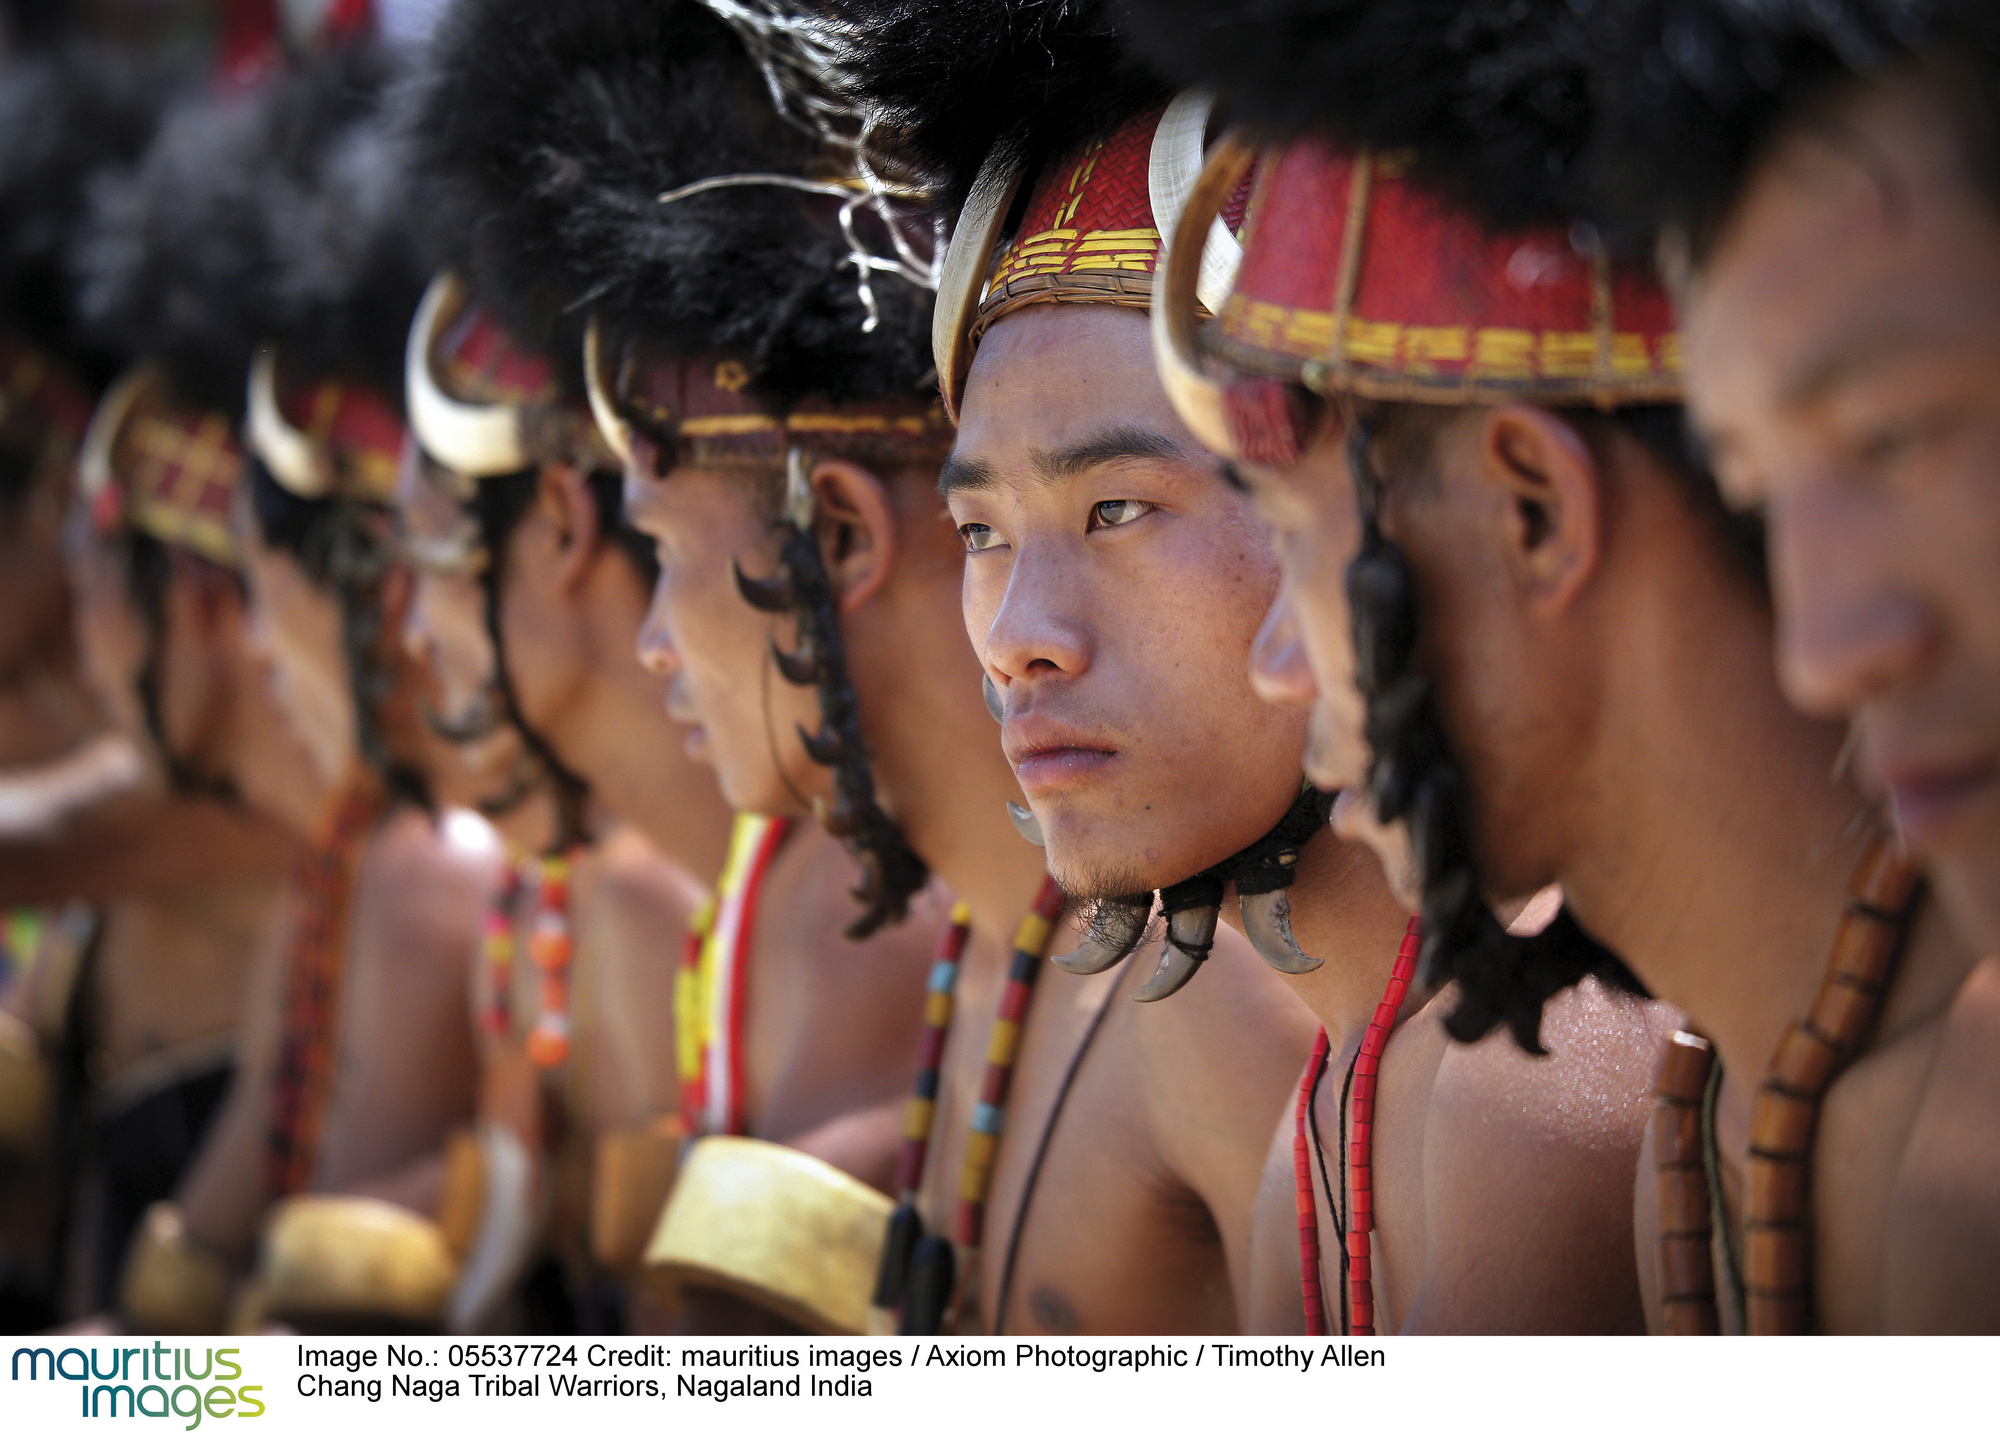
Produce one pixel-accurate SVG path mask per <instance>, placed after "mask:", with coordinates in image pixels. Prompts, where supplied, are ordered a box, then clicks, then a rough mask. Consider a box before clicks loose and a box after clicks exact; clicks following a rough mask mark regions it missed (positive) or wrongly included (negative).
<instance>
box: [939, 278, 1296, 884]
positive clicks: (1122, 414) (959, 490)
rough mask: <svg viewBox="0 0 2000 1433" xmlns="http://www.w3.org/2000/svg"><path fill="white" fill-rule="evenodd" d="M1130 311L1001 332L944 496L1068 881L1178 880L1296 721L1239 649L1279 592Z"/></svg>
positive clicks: (972, 606) (1255, 808)
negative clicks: (1262, 695) (1259, 686)
mask: <svg viewBox="0 0 2000 1433" xmlns="http://www.w3.org/2000/svg"><path fill="white" fill-rule="evenodd" d="M1145 325H1146V320H1145V317H1144V315H1143V314H1140V313H1136V312H1133V311H1129V310H1121V309H1117V308H1112V307H1109V306H1106V305H1094V304H1093V305H1078V306H1074V307H1071V306H1065V305H1048V306H1042V307H1037V308H1033V309H1029V310H1025V311H1023V312H1022V313H1020V314H1018V315H1014V316H1012V317H1011V318H1009V320H1008V321H1007V322H1005V323H1002V324H999V325H997V326H996V327H995V328H994V330H993V331H992V333H991V334H989V335H988V336H987V337H986V339H985V340H984V342H983V343H982V344H981V347H980V349H979V352H978V355H977V357H976V358H975V359H974V362H973V365H972V370H971V373H970V375H969V379H968V382H967V386H966V393H965V400H964V416H963V422H962V424H961V427H960V429H959V440H958V445H957V447H956V448H955V449H954V450H953V453H952V457H951V459H950V461H949V462H948V463H947V464H946V465H945V469H944V472H943V475H942V477H941V479H940V482H939V489H940V491H941V492H943V493H944V494H945V497H946V501H947V502H948V503H949V505H950V508H951V515H952V521H953V522H954V523H956V524H958V527H959V532H960V534H961V536H962V537H963V538H964V540H965V546H966V552H967V557H966V565H965V589H964V611H965V625H966V630H967V632H968V633H969V634H970V635H971V637H972V644H973V648H974V650H975V651H977V652H978V654H979V656H980V660H981V661H982V662H983V663H984V664H985V667H986V671H987V673H988V675H989V676H991V677H992V679H993V681H994V683H995V685H996V686H998V687H999V689H1000V690H1001V692H1002V693H1003V694H1004V696H1005V699H1006V710H1007V719H1006V722H1005V723H1004V725H1003V726H1002V729H1001V742H1002V746H1003V748H1004V749H1005V751H1006V753H1007V758H1008V760H1009V762H1011V763H1012V765H1013V767H1014V774H1015V776H1016V777H1017V778H1018V779H1019V781H1020V783H1021V789H1022V790H1023V791H1024V792H1025V793H1026V794H1027V797H1028V804H1029V806H1030V807H1031V808H1032V809H1033V810H1034V813H1035V815H1036V818H1037V819H1038V820H1039V821H1040V822H1041V827H1042V832H1043V834H1044V835H1045V836H1046V837H1047V840H1048V847H1047V850H1048V856H1049V863H1050V868H1051V870H1053V871H1054V873H1055V875H1056V877H1057V879H1058V880H1060V881H1062V882H1063V884H1064V886H1065V887H1066V888H1068V889H1069V890H1071V891H1073V892H1076V893H1078V894H1083V895H1104V894H1114V893H1120V892H1127V891H1134V890H1150V889H1156V888H1158V887H1162V886H1167V885H1171V884H1173V883H1174V882H1176V881H1180V880H1184V879H1186V878H1187V877H1189V876H1191V875H1193V874H1195V872H1197V871H1199V870H1201V869H1203V868H1204V867H1206V866H1209V865H1212V864H1213V863H1214V862H1216V861H1218V860H1220V859H1222V858H1223V857H1225V856H1229V855H1231V854H1233V853H1234V852H1236V851H1239V850H1241V849H1242V848H1243V847H1245V846H1247V845H1249V844H1250V843H1251V842H1253V841H1255V840H1256V839H1257V838H1258V837H1260V836H1262V835H1263V834H1264V833H1265V832H1266V831H1268V830H1269V829H1270V828H1271V826H1272V825H1274V824H1275V823H1276V822H1277V820H1278V818H1279V817H1280V816H1282V815H1283V814H1284V812H1285V809H1286V808H1287V807H1288V806H1289V805H1290V804H1291V802H1292V799H1293V798H1294V796H1295V795H1296V794H1297V789H1298V760H1299V756H1298V754H1299V750H1300V747H1301V744H1302V743H1303V741H1304V737H1305V731H1304V727H1305V722H1304V718H1303V715H1302V714H1300V713H1296V712H1291V711H1280V710H1278V709H1276V708H1273V707H1270V706H1267V705H1265V704H1264V703H1262V702H1260V701H1258V699H1257V697H1256V694H1255V693H1254V692H1252V691H1251V689H1250V683H1249V680H1248V676H1247V674H1246V672H1245V671H1244V669H1243V667H1242V666H1241V664H1239V663H1237V662H1233V661H1232V662H1226V663H1224V662H1218V661H1216V660H1215V657H1214V654H1216V653H1223V652H1240V651H1243V650H1244V649H1245V648H1246V647H1247V646H1248V643H1249V640H1250V635H1251V634H1252V633H1254V632H1255V631H1256V629H1257V624H1258V622H1259V621H1260V620H1261V618H1262V616H1263V613H1264V611H1265V609H1266V608H1267V607H1268V606H1269V605H1270V601H1271V598H1272V595H1273V594H1274V592H1275V591H1276V589H1277V564H1276V562H1275V561H1274V560H1273V558H1272V555H1271V551H1270V546H1269V541H1268V539H1267V537H1266V535H1265V532H1264V530H1263V526H1262V524H1261V523H1260V522H1259V521H1258V520H1257V518H1256V516H1255V515H1254V514H1253V513H1252V512H1251V510H1250V505H1249V503H1248V501H1247V499H1246V498H1245V497H1244V495H1243V494H1242V493H1241V492H1240V491H1238V490H1236V489H1235V488H1233V487H1231V486H1230V485H1229V484H1228V483H1227V482H1226V481H1224V479H1223V478H1222V476H1221V472H1220V468H1219V465H1218V464H1217V462H1216V461H1215V460H1214V459H1213V458H1212V457H1211V456H1209V455H1208V454H1207V453H1206V452H1205V451H1204V450H1203V449H1202V448H1201V446H1200V445H1199V444H1198V443H1197V442H1196V441H1195V440H1194V438H1193V436H1192V435H1190V434H1189V433H1188V431H1187V429H1186V428H1185V427H1184V426H1183V425H1182V423H1181V422H1180V419H1179V418H1178V416H1177V415H1176V414H1175V413H1174V411H1173V407H1172V405H1171V404H1170V403H1169V402H1168V401H1167V398H1166V395H1165V393H1164V392H1163V391H1162V389H1161V388H1160V386H1159V380H1158V379H1157V378H1156V377H1155V375H1154V373H1153V368H1152V363H1151V359H1150V349H1149V347H1148V345H1147V334H1146V327H1145Z"/></svg>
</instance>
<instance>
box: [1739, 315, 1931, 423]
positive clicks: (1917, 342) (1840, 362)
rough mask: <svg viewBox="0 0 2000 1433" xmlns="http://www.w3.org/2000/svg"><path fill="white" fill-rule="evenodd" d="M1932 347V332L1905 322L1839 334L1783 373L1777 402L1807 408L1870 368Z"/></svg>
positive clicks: (1790, 406) (1792, 406)
mask: <svg viewBox="0 0 2000 1433" xmlns="http://www.w3.org/2000/svg"><path fill="white" fill-rule="evenodd" d="M1936 346H1937V337H1936V335H1933V334H1923V333H1919V332H1918V331H1917V330H1916V329H1915V328H1914V327H1912V326H1910V325H1908V324H1906V323H1897V322H1889V323H1884V324H1879V325H1875V326H1873V327H1870V328H1864V329H1862V330H1861V331H1860V332H1858V333H1854V334H1850V335H1846V336H1844V337H1842V338H1841V339H1840V340H1838V341H1837V342H1835V343H1834V344H1832V345H1831V346H1830V347H1829V348H1827V349H1824V350H1822V351H1821V352H1820V353H1817V354H1815V355H1814V356H1813V358H1812V359H1811V361H1810V362H1807V363H1804V364H1801V365H1800V366H1799V368H1798V370H1797V371H1796V372H1794V373H1791V374H1789V375H1787V376H1786V378H1785V381H1784V383H1783V385H1782V386H1781V387H1780V388H1779V391H1778V401H1779V403H1780V404H1782V405H1783V406H1785V407H1787V408H1805V407H1809V406H1811V405H1812V404H1814V403H1817V402H1818V401H1820V400H1821V399H1823V398H1825V397H1826V396H1827V395H1828V394H1829V393H1831V392H1833V391H1834V390H1836V389H1837V388H1839V387H1840V386H1841V385H1842V384H1844V383H1848V382H1851V381H1852V380H1853V379H1854V378H1856V377H1857V376H1859V375H1861V374H1865V373H1867V372H1868V371H1869V370H1871V369H1875V368H1880V367H1882V366H1884V365H1885V364H1887V363H1890V362H1893V361H1895V360H1896V359H1899V358H1904V357H1907V356H1909V355H1911V354H1916V353H1922V352H1924V351H1926V350H1929V349H1933V348H1935V347H1936Z"/></svg>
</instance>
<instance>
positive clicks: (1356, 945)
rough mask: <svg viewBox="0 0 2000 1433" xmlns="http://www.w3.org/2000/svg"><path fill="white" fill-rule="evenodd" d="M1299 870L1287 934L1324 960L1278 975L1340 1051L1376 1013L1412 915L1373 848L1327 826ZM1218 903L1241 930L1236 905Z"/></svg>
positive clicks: (1302, 855) (1412, 1006)
mask: <svg viewBox="0 0 2000 1433" xmlns="http://www.w3.org/2000/svg"><path fill="white" fill-rule="evenodd" d="M1297 869H1298V876H1297V879H1296V880H1295V881H1294V882H1293V883H1292V888H1291V892H1290V898H1291V906H1292V934H1293V935H1294V936H1295V937H1296V938H1297V940H1298V943H1299V948H1300V949H1301V950H1303V951H1304V952H1305V953H1306V954H1307V955H1311V956H1317V957H1318V958H1320V959H1321V960H1324V961H1325V962H1326V964H1324V965H1322V966H1321V967H1320V968H1319V969H1317V970H1314V971H1310V972H1308V973H1307V974H1305V975H1288V976H1283V977H1281V978H1282V979H1283V980H1284V982H1285V988H1286V989H1288V990H1290V991H1291V992H1292V993H1293V994H1294V995H1296V996H1297V997H1298V998H1299V999H1300V1001H1302V1002H1303V1003H1304V1005H1305V1007H1306V1009H1308V1010H1310V1011H1312V1013H1313V1015H1314V1016H1315V1017H1316V1018H1317V1019H1318V1020H1319V1022H1320V1023H1321V1024H1322V1025H1324V1026H1326V1034H1327V1039H1328V1040H1329V1041H1330V1042H1331V1043H1332V1046H1333V1048H1334V1050H1336V1051H1339V1050H1340V1049H1342V1048H1343V1047H1344V1046H1345V1045H1346V1044H1347V1042H1348V1041H1350V1040H1352V1039H1354V1038H1356V1037H1358V1036H1359V1035H1360V1033H1361V1032H1362V1031H1363V1030H1364V1029H1366V1028H1367V1025H1368V1020H1369V1017H1370V1016H1372V1015H1373V1014H1374V1013H1375V1007H1376V1005H1377V1004H1378V1003H1380V1001H1381V999H1382V991H1383V987H1384V986H1385V985H1386V984H1387V983H1388V980H1389V971H1390V968H1391V967H1392V966H1394V964H1395V963H1396V948H1397V946H1398V944H1399V943H1400V942H1401V941H1402V938H1403V931H1404V929H1405V928H1406V927H1407V926H1408V924H1409V915H1408V913H1407V912H1405V911H1404V910H1403V908H1402V907H1401V906H1400V905H1398V904H1397V903H1396V899H1395V897H1394V896H1393V895H1392V894H1391V893H1390V891H1389V883H1388V881H1387V880H1386V879H1384V877H1383V875H1382V867H1381V863H1380V862H1379V861H1378V860H1377V859H1376V857H1375V853H1374V852H1372V851H1370V850H1369V849H1368V848H1367V847H1365V846H1363V845H1361V844H1360V843H1358V842H1352V841H1343V840H1341V839H1340V838H1339V837H1338V836H1336V835H1335V834H1334V833H1333V832H1332V831H1331V830H1327V831H1322V832H1320V833H1319V834H1318V835H1317V836H1315V837H1313V839H1312V840H1311V841H1308V842H1307V843H1306V845H1305V848H1304V849H1303V850H1301V851H1300V852H1299V864H1298V868H1297ZM1222 909H1223V914H1224V917H1225V918H1226V919H1227V920H1228V922H1229V923H1230V925H1232V926H1235V927H1237V928H1238V929H1241V917H1240V916H1239V914H1238V912H1237V907H1236V903H1235V902H1234V901H1224V902H1223V904H1222ZM1417 1005H1418V1002H1417V1001H1416V1000H1415V999H1414V998H1413V999H1412V1000H1410V1001H1407V1002H1405V1005H1404V1013H1405V1014H1409V1013H1413V1012H1414V1011H1415V1010H1416V1008H1417Z"/></svg>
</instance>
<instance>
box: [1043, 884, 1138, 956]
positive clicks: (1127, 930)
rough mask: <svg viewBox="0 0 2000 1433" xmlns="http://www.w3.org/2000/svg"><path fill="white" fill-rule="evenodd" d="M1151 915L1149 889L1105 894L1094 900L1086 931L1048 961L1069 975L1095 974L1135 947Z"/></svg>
mask: <svg viewBox="0 0 2000 1433" xmlns="http://www.w3.org/2000/svg"><path fill="white" fill-rule="evenodd" d="M1152 919H1153V893H1152V892H1151V891H1142V892H1140V893H1139V894H1137V895H1130V896H1106V897H1105V898H1104V899H1103V900H1101V901H1099V902H1098V904H1097V913H1096V914H1095V915H1093V916H1092V917H1091V919H1090V933H1089V934H1088V935H1086V936H1085V937H1084V938H1083V944H1081V945H1079V946H1078V947H1077V948H1076V949H1075V950H1073V951H1071V952H1070V953H1069V954H1068V955H1059V956H1056V957H1055V959H1054V961H1053V962H1052V964H1055V965H1059V966H1061V967H1062V968H1063V969H1064V970H1067V971H1068V972H1069V973H1070V974H1071V975H1097V974H1100V973H1102V972H1104V971H1107V970H1109V969H1111V967H1112V966H1114V965H1116V964H1118V962H1119V961H1121V960H1123V959H1125V957H1126V956H1128V955H1130V954H1131V953H1132V952H1133V951H1134V950H1136V949H1138V947H1139V942H1140V941H1141V940H1142V939H1144V938H1145V935H1146V926H1147V924H1148V923H1149V922H1150V921H1151V920H1152Z"/></svg>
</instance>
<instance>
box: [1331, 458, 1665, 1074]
mask: <svg viewBox="0 0 2000 1433" xmlns="http://www.w3.org/2000/svg"><path fill="white" fill-rule="evenodd" d="M1368 455H1369V433H1368V429H1367V426H1366V425H1365V424H1363V423H1362V422H1360V421H1359V420H1358V419H1357V420H1355V421H1353V422H1352V423H1351V424H1350V426H1349V432H1348V466H1349V470H1350V471H1351V472H1352V474H1353V477H1354V489H1355V497H1356V501H1357V502H1358V503H1359V505H1360V509H1361V547H1360V550H1359V551H1358V552H1357V553H1356V554H1355V556H1354V559H1353V561H1352V562H1350V563H1349V564H1348V568H1347V601H1348V607H1349V609H1350V615H1351V618H1352V621H1353V632H1354V654H1355V684H1356V685H1357V686H1358V687H1359V688H1360V691H1361V697H1362V701H1363V703H1364V704H1365V707H1366V732H1367V737H1368V744H1369V748H1370V758H1369V770H1368V795H1369V798H1370V799H1371V800H1372V801H1373V802H1374V805H1375V814H1376V817H1377V819H1379V820H1380V821H1382V822H1384V823H1385V824H1386V823H1388V822H1393V821H1397V820H1404V821H1407V822H1408V823H1409V832H1410V845H1411V849H1412V851H1413V853H1414V855H1415V858H1416V865H1417V873H1418V877H1419V880H1420V882H1421V887H1422V893H1423V894H1422V902H1423V946H1422V949H1421V951H1420V952H1419V955H1418V960H1417V980H1418V982H1419V983H1420V984H1424V985H1431V986H1435V985H1437V984H1440V983H1441V982H1443V981H1446V980H1454V981H1456V982H1457V983H1458V992H1459V993H1458V1004H1457V1006H1456V1007H1455V1008H1454V1009H1453V1010H1452V1012H1451V1014H1450V1015H1449V1016H1448V1017H1446V1020H1445V1029H1446V1031H1447V1032H1448V1033H1449V1034H1450V1035H1451V1036H1452V1038H1453V1039H1456V1040H1462V1041H1467V1042H1470V1041H1474V1040H1478V1039H1481V1038H1483V1037H1484V1036H1485V1035H1486V1034H1487V1033H1488V1032H1489V1031H1491V1030H1492V1029H1493V1028H1494V1026H1496V1025H1501V1024H1504V1025H1506V1026H1507V1028H1508V1030H1509V1032H1510V1033H1511V1034H1512V1035H1513V1037H1514V1041H1515V1043H1516V1044H1518V1045H1519V1046H1520V1047H1521V1048H1522V1049H1523V1050H1526V1051H1527V1052H1528V1053H1529V1054H1532V1055H1544V1054H1547V1053H1548V1052H1547V1051H1546V1050H1545V1049H1543V1047H1542V1043H1541V1026H1542V1006H1543V1005H1544V1004H1545V1003H1546V1002H1547V1001H1548V999H1549V997H1550V996H1552V995H1555V994H1556V993H1557V992H1558V991H1561V990H1563V989H1565V988H1567V987H1568V986H1571V985H1574V984H1575V983H1576V982H1577V981H1579V980H1581V979H1582V978H1583V977H1584V976H1586V975H1594V976H1596V977H1597V978H1598V980H1599V981H1601V982H1602V983H1603V984H1605V985H1607V986H1610V987H1612V988H1614V989H1618V990H1624V991H1628V992H1630V993H1632V994H1637V995H1643V994H1645V993H1646V992H1645V989H1644V987H1643V986H1641V985H1640V984H1639V982H1638V980H1637V978H1636V977H1634V976H1633V974H1632V973H1631V971H1630V970H1628V969H1627V968H1626V966H1625V964H1624V962H1623V961H1621V960H1619V959H1618V957H1617V956H1616V955H1615V954H1613V953H1612V952H1611V951H1610V950H1609V949H1607V948H1606V947H1604V946H1602V945H1599V944H1598V943H1597V941H1595V940H1594V939H1592V938H1591V936H1590V934H1589V933H1588V932H1587V931H1585V930H1584V929H1583V927H1582V926H1580V925H1578V924H1577V922H1576V919H1575V917H1573V916H1572V915H1571V914H1570V912H1569V908H1568V907H1567V906H1564V907H1563V909H1562V910H1561V911H1559V912H1558V913H1557V915H1556V918H1555V920H1554V921H1552V922H1551V923H1550V924H1549V925H1548V927H1547V928H1546V929H1544V930H1542V931H1540V932H1539V933H1537V934H1535V935H1531V936H1515V935H1510V934H1508V932H1507V930H1506V928H1505V927H1504V926H1502V925H1501V924H1500V922H1499V920H1498V919H1497V918H1496V917H1495V916H1494V914H1493V912H1492V910H1491V908H1489V907H1488V906H1487V904H1486V900H1485V897H1484V896H1483V895H1482V893H1481V891H1480V884H1479V877H1478V867H1477V857H1476V854H1475V852H1474V849H1473V840H1472V812H1471V802H1470V799H1469V792H1468V790H1467V787H1466V782H1465V776H1464V773H1463V771H1462V770H1461V768H1460V767H1459V764H1458V761H1457V759H1456V758H1455V757H1454V756H1453V755H1452V753H1451V748H1450V744H1449V743H1448V742H1447V740H1446V738H1445V733H1444V725H1443V721H1442V719H1441V717H1440V716H1439V713H1438V707H1437V693H1436V689H1435V687H1434V686H1433V684H1432V682H1431V680H1430V678H1429V677H1427V676H1426V675H1425V674H1424V673H1423V672H1422V671H1420V670H1419V669H1418V667H1417V664H1416V651H1417V620H1418V611H1417V593H1416V583H1415V581H1414V580H1413V578H1412V577H1411V574H1410V566H1409V560H1408V558H1407V557H1406V556H1405V555H1404V553H1403V550H1402V548H1400V547H1398V546H1397V545H1396V543H1394V542H1393V541H1391V540H1390V539H1389V538H1388V537H1387V536H1386V535H1385V534H1384V533H1383V531H1382V525H1381V515H1380V505H1381V484H1380V482H1379V481H1378V480H1377V479H1376V477H1375V475H1374V473H1373V471H1372V470H1371V469H1370V467H1369V465H1368Z"/></svg>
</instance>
